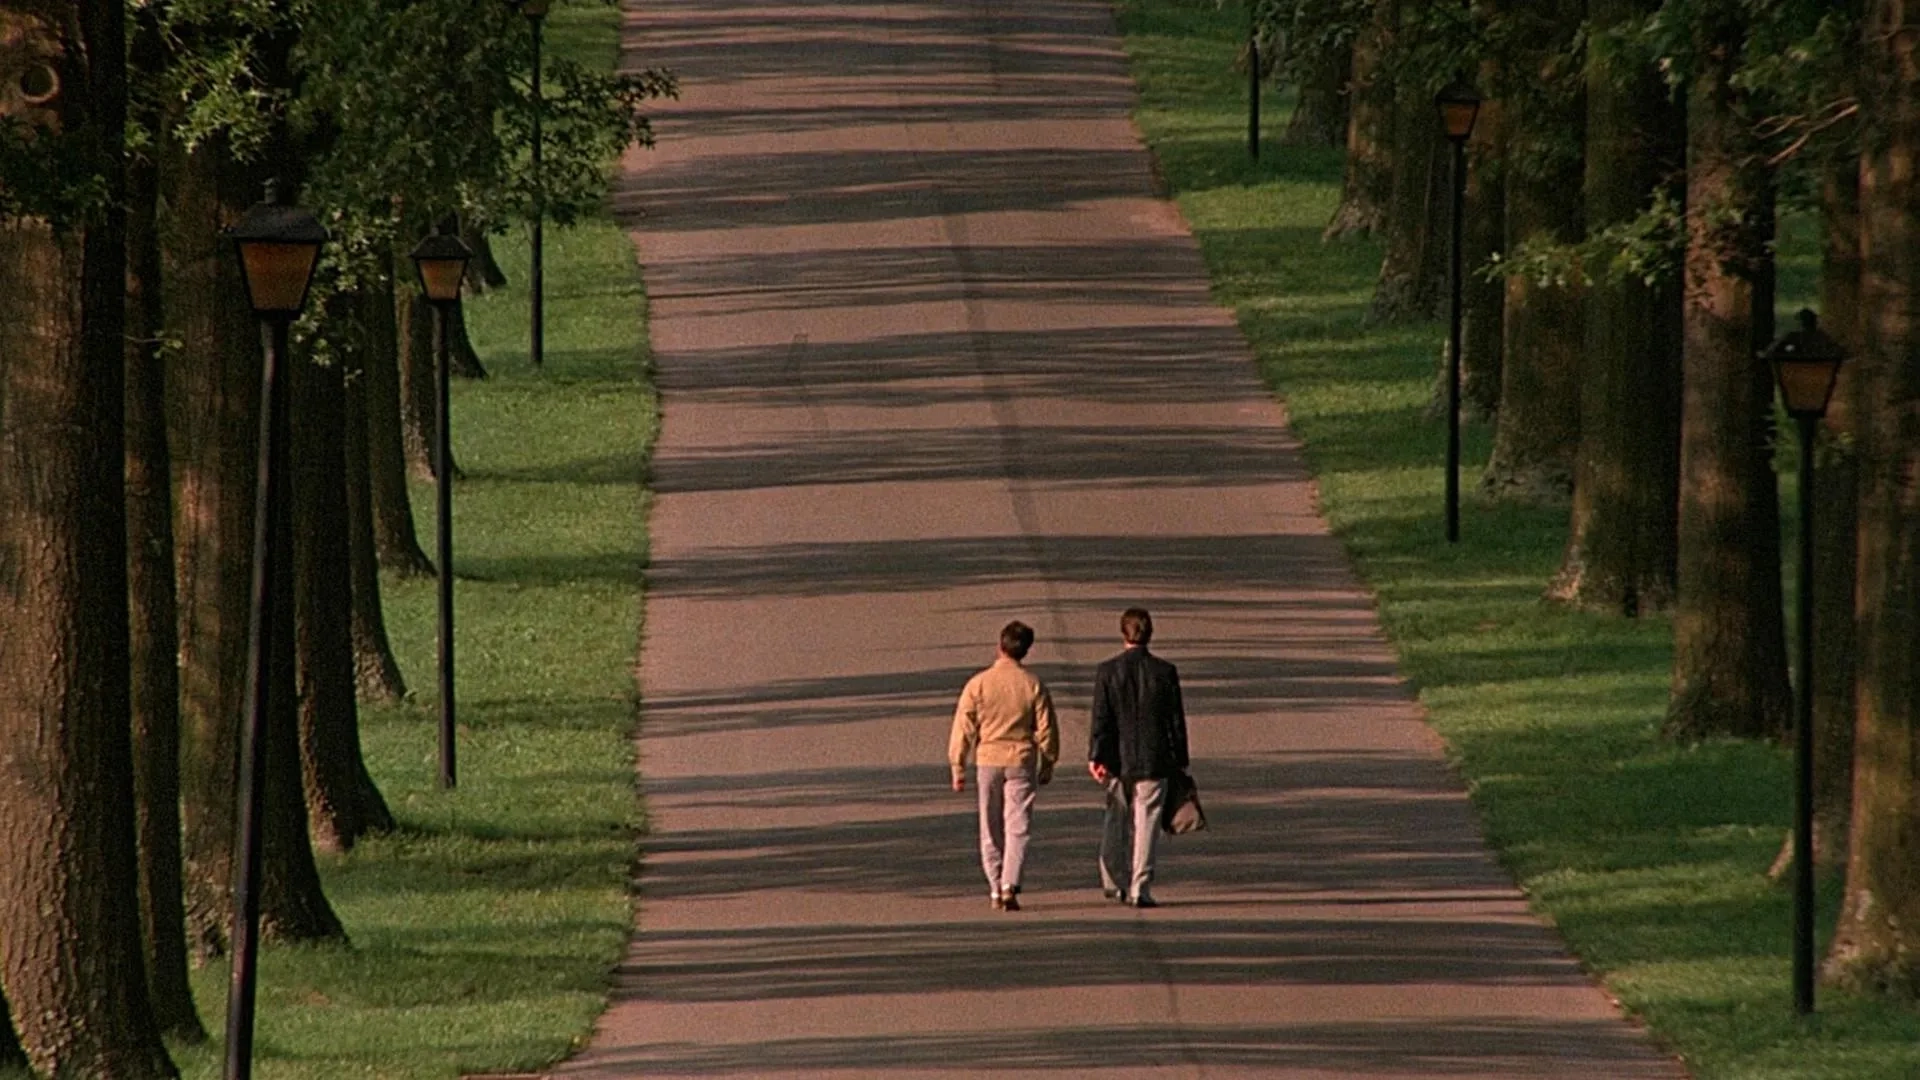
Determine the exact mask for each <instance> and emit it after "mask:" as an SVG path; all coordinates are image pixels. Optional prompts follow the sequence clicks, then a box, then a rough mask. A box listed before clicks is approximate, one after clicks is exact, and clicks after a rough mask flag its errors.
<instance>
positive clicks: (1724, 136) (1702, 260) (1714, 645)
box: [1664, 8, 1792, 741]
mask: <svg viewBox="0 0 1920 1080" xmlns="http://www.w3.org/2000/svg"><path fill="white" fill-rule="evenodd" d="M1695 18H1697V19H1699V20H1700V25H1699V26H1698V27H1697V28H1696V30H1695V44H1696V49H1695V55H1696V60H1695V65H1696V67H1695V71H1694V72H1693V79H1692V87H1691V90H1690V91H1689V94H1688V100H1687V127H1688V132H1687V159H1688V160H1687V255H1686V299H1685V316H1684V318H1685V335H1686V344H1685V359H1684V374H1683V390H1682V395H1681V413H1682V415H1681V440H1680V477H1681V483H1680V517H1679V527H1678V542H1679V547H1678V575H1677V584H1678V592H1677V597H1676V602H1675V606H1674V616H1673V645H1674V650H1673V687H1672V694H1671V697H1670V698H1669V700H1668V704H1667V715H1666V721H1665V724H1664V731H1665V733H1666V735H1667V736H1668V737H1669V738H1674V739H1681V740H1688V741H1691V740H1698V739H1705V738H1710V737H1714V736H1734V737H1742V738H1771V737H1776V736H1779V735H1781V734H1784V733H1785V732H1786V730H1787V728H1788V723H1789V712H1790V711H1791V698H1792V695H1791V691H1790V689H1789V687H1788V684H1787V652H1786V627H1785V624H1784V622H1783V621H1782V620H1783V616H1782V607H1783V598H1782V596H1781V588H1780V511H1779V506H1780V493H1779V490H1778V488H1777V486H1776V484H1775V482H1774V475H1773V379H1772V376H1771V375H1770V374H1769V373H1768V371H1767V369H1766V367H1765V366H1764V365H1761V364H1757V363H1755V362H1754V355H1755V349H1754V345H1755V337H1756V334H1755V326H1754V323H1755V321H1756V320H1755V319H1754V310H1755V307H1754V305H1755V301H1756V298H1757V297H1764V298H1766V299H1767V300H1768V301H1769V303H1770V302H1771V289H1756V287H1755V283H1756V281H1758V280H1759V279H1760V278H1761V277H1762V276H1763V275H1764V273H1765V270H1766V262H1767V242H1768V241H1769V240H1770V239H1771V236H1772V228H1771V225H1772V217H1771V214H1769V213H1768V212H1767V210H1768V207H1769V200H1768V198H1767V194H1766V189H1767V187H1768V184H1769V177H1768V176H1767V175H1766V171H1765V166H1764V165H1762V164H1761V163H1760V154H1759V147H1758V146H1757V145H1755V140H1754V139H1753V138H1752V137H1751V136H1750V135H1749V134H1748V133H1749V132H1750V131H1751V130H1752V120H1751V118H1750V117H1749V116H1748V110H1747V106H1746V101H1745V95H1744V94H1743V93H1742V92H1741V91H1739V90H1737V89H1735V87H1734V85H1733V76H1734V73H1735V71H1736V70H1738V67H1739V64H1740V57H1741V53H1742V51H1743V49H1742V46H1743V44H1744V40H1745V36H1746V31H1745V28H1744V26H1743V25H1742V23H1741V22H1740V21H1739V20H1737V19H1734V18H1731V17H1729V16H1728V15H1726V13H1725V12H1724V11H1722V10H1721V9H1715V8H1709V9H1707V10H1705V11H1703V12H1701V13H1698V14H1696V16H1695Z"/></svg>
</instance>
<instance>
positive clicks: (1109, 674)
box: [1087, 664, 1120, 780]
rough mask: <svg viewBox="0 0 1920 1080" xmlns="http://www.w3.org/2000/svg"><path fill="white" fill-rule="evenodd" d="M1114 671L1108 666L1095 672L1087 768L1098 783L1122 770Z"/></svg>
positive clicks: (1096, 669)
mask: <svg viewBox="0 0 1920 1080" xmlns="http://www.w3.org/2000/svg"><path fill="white" fill-rule="evenodd" d="M1112 681H1113V671H1112V669H1110V668H1108V667H1107V666H1106V665H1104V664H1103V665H1101V666H1100V667H1098V668H1095V669H1094V673H1093V723H1092V727H1091V730H1090V731H1089V732H1088V735H1087V767H1088V769H1089V771H1091V772H1092V773H1093V775H1094V779H1096V780H1105V779H1106V777H1104V776H1102V775H1101V774H1102V773H1104V772H1111V771H1113V770H1116V769H1118V768H1119V767H1120V746H1119V739H1120V729H1119V722H1118V720H1117V719H1116V718H1115V717H1114V713H1113V695H1112V693H1111V692H1110V691H1111V690H1112V685H1111V684H1112Z"/></svg>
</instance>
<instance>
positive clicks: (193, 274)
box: [161, 0, 338, 955]
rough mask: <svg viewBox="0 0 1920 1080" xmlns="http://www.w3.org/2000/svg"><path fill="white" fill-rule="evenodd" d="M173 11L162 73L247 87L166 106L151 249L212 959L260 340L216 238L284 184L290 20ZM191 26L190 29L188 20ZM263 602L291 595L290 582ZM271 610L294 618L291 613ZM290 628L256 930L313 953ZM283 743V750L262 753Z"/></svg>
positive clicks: (196, 825)
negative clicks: (176, 107)
mask: <svg viewBox="0 0 1920 1080" xmlns="http://www.w3.org/2000/svg"><path fill="white" fill-rule="evenodd" d="M177 13H178V14H179V18H178V19H177V20H176V21H175V22H174V23H172V24H170V25H169V27H168V31H169V33H168V40H169V41H170V42H173V43H175V48H176V49H178V50H180V51H179V52H178V53H176V54H175V56H174V57H172V58H171V60H172V63H171V65H170V70H171V71H172V72H174V73H175V74H176V75H177V76H178V77H180V78H182V79H183V80H184V79H186V78H189V77H191V76H194V75H196V74H198V73H203V72H204V71H205V70H206V69H207V67H208V65H207V64H206V63H205V62H204V61H205V60H206V58H207V57H209V56H217V57H224V58H227V59H228V60H230V61H231V65H230V66H219V65H216V66H215V70H219V71H223V72H224V71H228V70H238V71H242V72H245V73H246V74H245V75H244V76H236V77H230V78H238V79H240V80H241V81H240V82H238V83H234V82H227V83H220V84H216V85H210V86H209V85H198V84H192V83H186V84H184V85H182V86H181V87H180V88H179V90H178V91H177V92H176V93H175V95H174V97H175V100H177V101H185V102H186V103H187V108H186V110H185V111H184V112H183V113H182V114H180V115H177V116H174V117H170V121H171V122H170V123H169V125H168V128H167V131H166V132H165V133H164V135H163V138H162V140H161V145H162V156H161V175H162V189H163V191H164V192H165V194H166V199H167V204H168V210H169V212H168V214H167V216H166V224H165V226H164V227H163V230H162V233H161V242H162V251H163V268H164V272H165V274H166V289H165V310H166V314H167V322H168V326H169V328H170V330H171V331H172V332H173V333H174V334H175V335H176V336H177V337H178V338H179V339H180V341H181V342H182V348H181V350H180V351H179V353H178V354H177V355H176V356H174V357H173V362H172V364H171V367H170V369H169V371H168V373H167V374H168V386H167V394H168V401H167V412H168V426H169V436H170V445H171V446H173V447H174V448H175V473H176V483H177V485H178V489H177V491H178V495H179V500H178V506H177V511H176V522H175V540H176V544H177V552H176V562H177V564H178V588H179V603H180V624H181V633H180V645H181V647H180V659H181V701H182V721H181V722H182V739H181V791H182V796H183V813H182V817H183V830H182V835H183V841H184V849H185V852H186V898H187V904H186V907H187V923H188V928H189V933H190V937H191V941H192V944H193V946H194V947H195V949H196V950H197V951H198V952H200V953H201V954H202V955H211V954H217V953H219V952H222V951H224V949H225V947H226V943H227V938H228V931H229V925H228V923H229V920H230V918H231V916H232V902H231V884H232V877H233V875H232V870H233V855H234V852H233V838H234V837H233V821H234V820H235V809H236V797H237V791H236V786H235V779H236V777H235V772H234V764H233V763H234V761H235V760H236V756H237V754H238V735H239V725H240V722H241V719H242V717H244V716H245V715H246V710H247V704H248V703H247V699H246V677H247V638H248V619H249V612H250V610H251V586H252V549H253V524H254V523H253V512H254V492H255V479H256V476H255V460H256V449H257V440H258V433H259V409H260V407H261V402H260V334H259V327H258V326H257V324H256V323H255V321H254V318H253V316H252V314H251V313H250V312H249V311H248V310H247V308H246V306H245V303H244V298H245V297H246V295H247V292H246V287H245V284H244V282H243V281H242V280H241V279H240V273H239V268H238V265H237V260H236V259H235V258H234V255H233V251H232V246H231V244H229V243H228V242H227V241H226V240H225V239H224V238H223V237H222V232H223V230H224V229H225V228H227V227H228V226H230V225H231V224H233V222H235V221H236V220H238V219H239V217H240V216H241V215H242V214H243V213H245V212H246V209H247V208H248V207H249V206H251V205H252V203H253V202H254V201H255V200H257V199H258V198H259V197H260V195H261V192H262V190H263V184H264V181H265V180H266V179H267V178H268V177H269V176H271V175H273V174H274V171H275V170H289V171H290V170H293V169H295V168H297V167H298V166H299V165H300V164H301V161H302V158H301V156H300V154H299V153H297V152H296V150H295V148H294V146H293V145H292V142H291V140H289V139H288V137H287V134H286V128H285V125H284V124H283V122H282V120H281V117H280V116H279V114H278V113H277V112H274V111H268V112H265V113H261V112H258V111H256V110H257V109H258V103H259V101H260V100H261V99H262V98H264V100H266V101H267V102H270V103H272V102H279V101H281V100H282V99H283V97H284V95H285V94H287V93H288V92H290V91H289V88H290V87H291V86H292V79H291V76H290V74H289V59H288V54H289V50H290V49H291V47H292V44H293V24H292V23H291V21H290V20H289V15H290V10H289V8H288V7H287V6H286V4H285V3H283V2H280V0H276V2H275V3H269V4H262V5H257V6H244V7H239V8H233V9H226V8H217V9H212V10H205V11H179V12H177ZM188 16H203V18H200V19H198V20H197V21H189V19H188ZM281 175H282V177H283V178H284V179H287V180H290V181H291V180H296V179H297V177H292V176H288V175H287V174H286V173H284V172H283V173H282V174H281ZM289 186H291V185H289ZM283 190H285V189H284V188H283ZM281 562H282V565H284V566H290V563H289V561H287V560H282V561H281ZM276 588H277V589H278V590H279V591H280V593H281V595H282V596H283V597H290V596H291V585H290V583H278V584H277V585H276ZM281 610H284V611H285V612H286V613H287V617H288V618H289V619H290V618H291V615H292V605H291V604H290V603H283V604H282V605H281ZM290 630H291V627H290V626H289V627H288V631H289V632H288V633H286V634H285V635H284V636H281V637H280V638H279V640H281V641H283V642H285V643H286V644H287V651H286V656H285V657H280V656H277V655H276V656H275V657H274V658H273V660H272V662H273V663H275V664H276V665H279V664H283V663H284V665H285V671H284V675H281V674H276V676H275V679H274V682H273V684H272V685H273V686H274V687H275V688H276V689H280V690H284V691H285V695H286V696H285V699H284V702H280V701H276V709H275V711H274V712H272V714H271V716H270V718H269V720H268V723H267V728H268V733H269V739H268V779H267V782H266V784H265V791H266V807H265V811H266V812H265V815H264V834H263V836H264V842H263V845H262V853H263V864H262V879H261V880H262V887H261V894H260V895H261V922H262V925H263V927H264V928H265V932H266V933H267V934H268V935H270V936H274V935H277V936H280V937H290V938H301V939H307V938H320V939H324V938H329V937H332V936H335V935H337V933H338V921H337V920H335V919H333V917H332V913H331V911H330V910H329V909H328V907H327V903H326V898H325V896H324V894H322V893H321V892H320V882H319V878H318V875H317V874H316V873H314V871H313V869H312V867H313V853H312V851H311V848H310V845H309V843H308V838H307V834H306V810H305V802H304V799H303V798H302V796H301V791H300V759H299V748H298V740H297V733H296V725H297V711H296V709H295V707H294V705H293V701H294V699H293V696H292V678H293V668H292V653H291V643H292V635H291V633H290ZM281 729H284V732H283V731H282V730H281ZM283 738H284V741H285V743H286V748H285V750H284V752H276V750H275V749H274V748H275V747H276V746H278V745H279V741H280V740H282V739H283ZM289 777H290V778H291V780H290V782H289V780H288V779H287V778H289ZM289 806H290V807H291V812H289V810H288V807H289ZM296 826H297V828H296Z"/></svg>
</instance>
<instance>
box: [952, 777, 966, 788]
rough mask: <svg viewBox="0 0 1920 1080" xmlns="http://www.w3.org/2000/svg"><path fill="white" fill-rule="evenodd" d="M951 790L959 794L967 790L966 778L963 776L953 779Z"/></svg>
mask: <svg viewBox="0 0 1920 1080" xmlns="http://www.w3.org/2000/svg"><path fill="white" fill-rule="evenodd" d="M953 790H954V791H956V792H960V791H965V790H967V778H966V777H964V776H956V777H954V778H953Z"/></svg>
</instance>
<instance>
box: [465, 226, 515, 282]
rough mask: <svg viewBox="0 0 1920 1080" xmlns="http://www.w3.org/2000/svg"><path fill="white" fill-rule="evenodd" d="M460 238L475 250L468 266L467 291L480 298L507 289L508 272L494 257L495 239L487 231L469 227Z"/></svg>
mask: <svg viewBox="0 0 1920 1080" xmlns="http://www.w3.org/2000/svg"><path fill="white" fill-rule="evenodd" d="M460 236H461V239H463V240H465V241H466V242H467V246H468V247H470V248H472V249H473V261H472V262H471V263H468V264H467V280H466V286H467V291H468V292H469V293H471V294H472V295H474V296H479V295H481V294H483V293H487V292H490V291H492V290H494V289H500V288H505V287H506V284H507V272H506V271H505V270H502V269H500V261H499V260H498V259H495V258H494V257H493V238H492V237H491V236H490V235H489V234H488V233H487V230H485V229H475V228H472V227H470V226H469V227H468V228H466V229H464V230H462V232H461V234H460Z"/></svg>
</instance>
